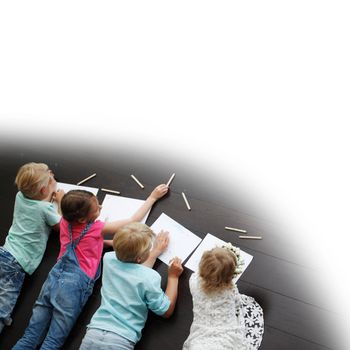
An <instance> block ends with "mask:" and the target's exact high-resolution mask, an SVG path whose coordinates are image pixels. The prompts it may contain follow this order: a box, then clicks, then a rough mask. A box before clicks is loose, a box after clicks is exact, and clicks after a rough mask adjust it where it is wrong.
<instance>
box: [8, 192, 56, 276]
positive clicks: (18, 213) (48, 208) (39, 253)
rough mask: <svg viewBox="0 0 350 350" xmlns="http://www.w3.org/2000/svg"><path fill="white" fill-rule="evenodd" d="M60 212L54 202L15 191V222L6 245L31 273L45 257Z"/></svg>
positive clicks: (25, 269)
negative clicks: (35, 198) (36, 198)
mask: <svg viewBox="0 0 350 350" xmlns="http://www.w3.org/2000/svg"><path fill="white" fill-rule="evenodd" d="M60 220H61V216H60V215H59V214H58V213H57V211H56V209H55V207H54V206H53V204H52V203H49V202H46V201H39V200H34V199H30V198H27V197H25V196H24V195H23V193H22V192H18V193H17V195H16V201H15V208H14V212H13V221H12V226H11V227H10V230H9V233H8V235H7V237H6V241H5V244H4V248H5V249H6V250H7V251H8V252H10V253H11V254H12V255H13V256H14V257H15V258H16V260H17V261H18V263H19V264H20V265H21V266H22V268H23V270H24V271H25V272H27V273H28V274H30V275H31V274H32V273H33V272H34V271H35V269H36V268H37V267H38V265H39V264H40V262H41V259H42V258H43V255H44V252H45V249H46V244H47V240H48V238H49V233H50V231H51V227H52V226H54V225H56V224H58V223H59V222H60Z"/></svg>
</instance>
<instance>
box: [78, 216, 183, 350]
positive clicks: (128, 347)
mask: <svg viewBox="0 0 350 350" xmlns="http://www.w3.org/2000/svg"><path fill="white" fill-rule="evenodd" d="M153 237H154V233H153V232H152V230H151V229H150V228H149V227H148V226H147V225H145V224H141V223H136V222H134V223H131V224H128V225H125V226H124V227H122V228H121V229H119V230H118V231H117V232H116V234H115V235H114V238H113V248H114V252H110V253H106V254H105V255H104V259H103V273H102V289H101V297H102V299H101V306H100V307H99V308H98V309H97V311H96V312H95V314H94V315H93V317H92V319H91V322H90V324H89V325H88V330H87V332H86V335H85V337H84V339H83V342H82V344H81V346H80V350H89V349H96V350H98V349H103V350H109V349H123V350H124V349H125V350H132V349H134V346H135V344H136V343H137V342H138V341H139V340H140V338H141V332H142V329H143V328H144V326H145V323H146V320H147V315H148V310H151V311H153V312H154V313H155V314H157V315H160V316H163V317H170V316H171V315H172V313H173V311H174V308H175V304H176V299H177V289H178V280H179V276H180V275H181V273H182V271H183V268H182V266H181V261H180V259H179V258H174V259H173V262H172V263H171V265H170V266H169V271H168V282H167V288H166V291H165V293H164V292H163V290H162V289H161V277H160V275H159V274H158V272H156V271H155V270H152V268H151V267H152V266H153V264H154V262H155V260H156V258H157V257H158V256H159V255H160V254H161V253H162V252H163V251H164V250H165V249H166V248H167V245H168V242H169V237H168V233H167V232H161V233H159V234H158V236H157V239H156V241H155V244H154V245H153V248H152V241H153ZM151 248H152V249H151Z"/></svg>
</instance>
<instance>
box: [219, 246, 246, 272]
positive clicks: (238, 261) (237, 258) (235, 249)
mask: <svg viewBox="0 0 350 350" xmlns="http://www.w3.org/2000/svg"><path fill="white" fill-rule="evenodd" d="M221 248H225V249H227V250H228V251H229V252H230V253H231V254H232V255H233V256H234V258H235V262H236V268H235V271H234V273H233V277H236V276H237V275H239V274H241V273H242V272H243V267H244V260H243V258H242V256H241V250H240V249H239V248H238V247H235V246H233V245H232V244H231V243H230V242H227V243H225V244H223V245H222V246H221Z"/></svg>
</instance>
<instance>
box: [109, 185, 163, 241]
mask: <svg viewBox="0 0 350 350" xmlns="http://www.w3.org/2000/svg"><path fill="white" fill-rule="evenodd" d="M167 192H168V186H167V185H159V186H157V187H156V188H155V189H154V190H153V191H152V193H151V194H150V195H149V197H148V198H147V199H146V201H145V203H143V204H142V205H141V207H140V208H139V209H138V210H137V211H136V213H135V214H134V215H133V216H131V217H130V218H128V219H123V220H117V221H112V222H106V223H105V225H104V227H103V229H102V234H103V235H105V234H111V233H115V231H117V230H118V229H119V228H120V227H122V226H124V225H126V224H129V223H131V222H135V221H141V220H142V219H143V217H144V216H145V215H146V213H147V212H148V211H149V210H150V209H151V208H152V206H153V204H154V203H155V202H156V201H157V200H158V199H160V198H162V197H163V196H164V195H165V194H166V193H167Z"/></svg>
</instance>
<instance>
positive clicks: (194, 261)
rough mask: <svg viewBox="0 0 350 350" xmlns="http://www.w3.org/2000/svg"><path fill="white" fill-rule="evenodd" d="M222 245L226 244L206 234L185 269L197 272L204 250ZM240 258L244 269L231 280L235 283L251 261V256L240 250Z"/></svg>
mask: <svg viewBox="0 0 350 350" xmlns="http://www.w3.org/2000/svg"><path fill="white" fill-rule="evenodd" d="M224 243H226V242H225V241H223V240H222V239H220V238H217V237H215V236H213V235H212V234H210V233H208V234H207V235H206V236H205V237H204V239H203V241H202V242H201V244H200V245H199V246H198V248H197V249H196V251H195V252H194V253H193V255H192V256H191V258H190V259H189V260H188V261H187V263H186V264H185V266H186V267H187V268H189V269H190V270H192V271H194V272H197V271H198V268H199V262H200V260H201V258H202V255H203V253H204V252H205V251H206V250H211V249H213V248H215V247H217V246H219V247H221V246H222V245H223V244H224ZM241 256H242V258H243V260H244V267H243V271H242V273H240V274H239V275H238V276H236V277H235V278H234V279H233V280H234V282H235V283H236V282H237V281H238V279H239V278H240V277H241V276H242V274H243V272H244V271H245V269H246V268H247V267H248V265H249V264H250V263H251V261H252V260H253V256H252V255H250V254H248V253H246V252H244V251H243V250H242V249H241Z"/></svg>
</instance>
